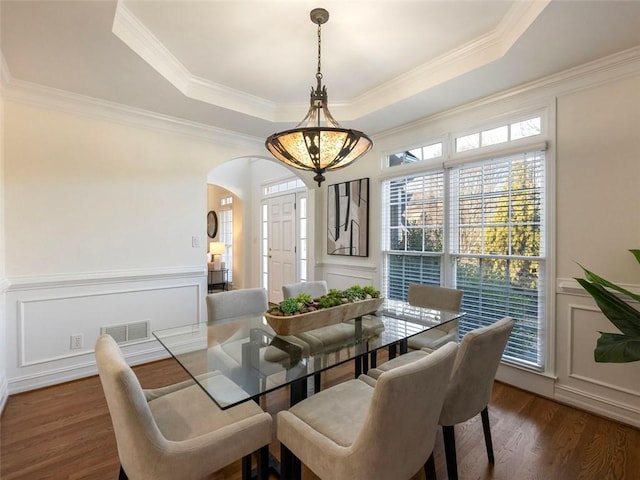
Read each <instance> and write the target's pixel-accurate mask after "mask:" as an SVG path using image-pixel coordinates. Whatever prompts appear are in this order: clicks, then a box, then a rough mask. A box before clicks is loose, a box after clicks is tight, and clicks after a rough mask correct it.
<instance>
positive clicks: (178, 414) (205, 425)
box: [95, 335, 272, 480]
mask: <svg viewBox="0 0 640 480" xmlns="http://www.w3.org/2000/svg"><path fill="white" fill-rule="evenodd" d="M95 354H96V362H97V365H98V373H99V375H100V381H101V383H102V387H103V390H104V395H105V398H106V400H107V405H108V407H109V413H110V415H111V421H112V424H113V429H114V432H115V436H116V443H117V447H118V456H119V457H120V463H121V467H120V477H119V478H120V480H122V479H127V478H130V479H132V480H135V479H154V480H165V479H166V480H173V479H176V478H180V479H200V478H203V477H205V476H207V475H209V474H211V473H213V472H215V471H217V470H219V469H221V468H222V467H224V466H226V465H228V464H229V463H232V462H234V461H236V460H239V459H241V458H242V472H243V473H242V475H243V479H248V478H251V454H252V453H253V452H258V453H259V455H258V475H259V478H260V479H262V480H265V479H267V478H268V445H269V442H270V441H271V423H272V422H271V416H270V415H269V414H268V413H265V412H263V411H262V410H261V409H260V407H258V405H256V404H255V403H254V402H251V401H247V402H245V403H243V404H241V405H239V406H237V407H233V408H230V409H228V410H220V409H219V408H218V407H217V406H216V404H215V403H214V402H213V400H211V399H210V398H208V397H207V395H206V394H205V393H204V392H203V391H202V389H201V388H200V387H199V386H197V385H196V384H195V383H194V382H193V381H187V382H182V383H179V384H176V385H171V386H168V387H164V388H160V389H153V390H143V389H142V387H141V386H140V383H139V382H138V379H137V378H136V376H135V374H134V372H133V370H132V369H131V368H130V367H129V366H128V365H127V363H126V362H125V359H124V357H123V355H122V351H121V350H120V347H119V346H118V345H117V343H116V342H115V341H114V339H113V338H112V337H111V336H109V335H102V336H100V337H99V338H98V340H97V342H96V347H95ZM220 379H221V380H224V377H223V376H220ZM230 383H231V382H230Z"/></svg>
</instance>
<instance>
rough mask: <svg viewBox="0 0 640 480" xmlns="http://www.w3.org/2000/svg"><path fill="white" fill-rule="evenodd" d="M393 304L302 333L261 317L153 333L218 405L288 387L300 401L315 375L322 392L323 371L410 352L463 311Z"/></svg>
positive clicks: (358, 368)
mask: <svg viewBox="0 0 640 480" xmlns="http://www.w3.org/2000/svg"><path fill="white" fill-rule="evenodd" d="M386 303H389V304H390V303H391V302H386ZM389 304H387V305H384V306H383V309H380V310H379V311H378V312H376V313H375V314H371V315H365V316H363V317H359V318H357V319H353V320H350V321H347V322H342V323H339V324H335V325H330V326H326V327H322V328H319V329H315V330H309V331H306V332H303V333H299V334H296V335H277V334H276V333H275V332H274V331H273V329H272V328H271V327H270V326H269V324H268V323H267V321H266V319H265V317H264V316H262V315H258V316H251V317H238V318H232V319H228V320H224V321H218V322H215V323H213V324H207V323H197V324H190V325H183V326H176V327H173V328H167V329H163V330H156V331H154V332H153V335H154V337H155V338H156V339H157V340H158V341H159V342H160V343H161V344H162V345H163V346H164V348H165V349H166V350H167V351H168V352H169V353H170V354H171V355H172V356H173V358H175V360H177V362H178V363H179V364H180V365H181V366H182V367H183V368H184V370H186V372H187V373H188V374H189V375H190V376H191V377H192V378H193V380H194V381H195V382H196V383H197V384H198V385H199V386H200V387H201V388H202V389H203V390H204V391H205V393H206V394H207V395H208V396H209V397H210V398H211V399H212V400H213V401H214V402H215V403H216V404H217V405H218V407H219V408H221V409H227V408H231V407H233V406H235V405H238V404H240V403H242V402H245V401H247V400H255V401H258V400H259V399H260V397H261V396H263V395H266V394H267V393H269V392H273V391H275V390H277V389H280V388H283V387H286V386H289V387H290V401H291V404H292V405H293V404H295V403H297V402H298V401H300V400H302V399H304V398H305V397H306V396H307V392H308V387H307V383H308V382H307V380H308V379H310V378H313V379H314V381H315V385H314V389H315V391H318V390H319V387H320V381H319V380H320V375H321V373H322V372H324V371H326V370H329V369H331V368H333V367H335V366H337V365H341V364H344V363H346V362H349V361H354V360H355V362H354V364H355V371H354V375H355V376H357V375H359V374H360V373H363V372H366V371H367V370H368V368H369V367H375V366H376V365H375V364H376V352H377V351H378V350H380V349H382V348H388V349H389V356H390V357H393V356H395V354H396V352H398V350H399V351H400V353H403V352H404V351H406V342H407V339H408V338H409V337H411V336H413V335H417V334H419V333H421V332H424V331H427V330H429V329H432V328H437V327H439V326H442V325H445V324H447V323H449V322H453V321H455V320H457V319H459V318H461V317H462V316H463V315H464V313H462V312H447V311H440V310H433V309H428V308H419V307H412V306H408V305H406V304H400V303H398V304H397V305H395V306H393V305H389Z"/></svg>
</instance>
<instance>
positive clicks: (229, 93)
mask: <svg viewBox="0 0 640 480" xmlns="http://www.w3.org/2000/svg"><path fill="white" fill-rule="evenodd" d="M111 31H112V32H113V33H114V35H116V36H117V37H118V38H119V39H120V40H122V42H124V44H125V45H127V46H128V47H129V48H131V50H133V51H134V52H136V53H137V54H138V55H139V56H140V57H141V58H142V59H143V60H144V61H145V62H147V63H148V64H149V65H151V67H153V68H154V69H155V70H156V71H157V72H158V73H159V74H160V75H162V76H163V77H164V78H166V79H167V80H168V81H169V82H170V83H171V84H172V85H173V86H174V87H176V88H177V89H178V90H179V91H180V92H182V93H183V94H184V95H186V96H187V97H189V98H192V99H194V100H200V101H202V102H206V103H209V104H211V105H217V106H219V107H223V108H227V109H229V110H234V111H236V112H240V113H244V114H246V115H251V116H253V117H257V118H261V119H263V120H269V121H274V120H275V118H276V104H275V103H274V102H270V101H268V100H265V99H263V98H260V97H257V96H254V95H249V94H247V93H244V92H241V91H240V90H235V89H233V88H229V87H226V86H224V85H220V84H217V83H214V82H210V81H208V80H206V79H204V78H200V77H197V76H195V75H193V74H192V73H191V72H190V71H189V70H188V69H187V68H186V67H185V66H184V65H182V63H181V62H180V61H179V60H178V59H177V58H176V57H175V56H174V55H173V54H172V53H171V52H170V51H169V50H168V49H167V48H166V47H165V46H164V45H163V44H162V43H161V42H160V41H159V40H158V39H157V38H156V36H155V35H153V33H152V32H151V31H150V30H149V29H148V28H147V27H146V26H145V25H144V24H143V23H142V22H140V20H138V18H137V17H136V16H135V15H134V14H133V13H132V12H131V11H130V10H129V9H128V8H127V7H126V6H125V5H124V4H123V3H122V2H121V1H118V5H117V6H116V13H115V16H114V19H113V26H112V30H111Z"/></svg>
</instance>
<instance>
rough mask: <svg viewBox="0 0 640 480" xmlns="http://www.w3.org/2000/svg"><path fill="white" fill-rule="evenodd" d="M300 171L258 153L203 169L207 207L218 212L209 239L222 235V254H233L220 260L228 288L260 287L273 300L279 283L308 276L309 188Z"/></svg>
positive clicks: (312, 191)
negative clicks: (224, 266) (224, 250)
mask: <svg viewBox="0 0 640 480" xmlns="http://www.w3.org/2000/svg"><path fill="white" fill-rule="evenodd" d="M301 173H302V172H299V171H297V170H292V169H290V168H288V167H285V166H284V165H282V164H281V163H279V162H276V161H273V160H267V159H262V158H236V159H233V160H229V161H227V162H225V163H223V164H221V165H219V166H217V167H215V168H214V169H212V170H211V171H210V172H209V174H208V176H207V198H208V199H207V212H209V211H213V212H215V213H216V216H217V217H218V230H219V231H218V232H217V235H216V238H215V239H213V241H219V240H221V238H222V237H224V239H223V241H224V242H225V244H226V245H227V246H230V248H227V253H226V255H227V258H228V257H229V251H231V252H232V255H233V256H232V258H231V259H230V262H229V261H227V262H226V263H230V264H231V265H232V269H231V271H230V273H229V274H230V278H231V279H232V285H231V288H248V287H264V288H266V289H267V291H268V292H269V300H270V301H272V302H277V301H280V300H281V298H282V285H283V284H286V283H291V282H295V281H299V280H306V279H308V278H313V272H310V271H309V268H310V266H311V265H313V262H312V261H310V260H312V259H313V258H314V251H313V250H314V242H313V236H314V235H313V232H314V222H313V219H314V218H315V215H314V211H315V203H314V200H315V189H313V188H309V186H308V185H311V186H313V182H312V179H311V178H310V179H306V178H303V177H302V175H304V174H302V175H300V174H301ZM225 212H227V213H225ZM278 212H279V213H281V214H285V216H284V217H283V216H281V215H276V213H278ZM229 217H230V218H231V219H230V218H229ZM223 218H224V220H225V221H226V222H227V224H226V225H227V226H223V225H222V221H223ZM230 231H231V232H232V233H231V234H230ZM229 238H231V241H229V240H228V239H229ZM208 240H209V241H212V240H211V239H208ZM283 255H284V256H283Z"/></svg>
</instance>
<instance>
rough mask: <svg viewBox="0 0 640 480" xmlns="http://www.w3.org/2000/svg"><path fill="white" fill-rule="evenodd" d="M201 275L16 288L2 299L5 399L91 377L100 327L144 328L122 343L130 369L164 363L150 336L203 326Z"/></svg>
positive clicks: (176, 273)
mask: <svg viewBox="0 0 640 480" xmlns="http://www.w3.org/2000/svg"><path fill="white" fill-rule="evenodd" d="M206 294H207V290H206V272H205V270H204V268H202V269H200V268H196V269H194V268H192V267H187V268H185V269H182V270H180V269H171V270H170V271H169V270H167V271H165V272H158V271H154V272H146V273H145V272H136V273H135V274H131V275H123V274H122V272H118V274H117V275H114V276H112V277H109V275H101V276H100V278H96V276H95V275H88V276H87V277H86V278H82V277H78V278H76V279H75V280H74V279H69V278H65V279H64V280H61V281H59V282H56V281H55V280H52V279H51V278H47V279H44V280H43V281H40V280H38V279H32V280H30V281H29V282H24V281H23V282H16V284H15V285H14V286H12V287H10V288H9V290H8V291H7V296H6V317H7V332H6V333H7V354H8V355H7V379H6V383H7V384H8V391H9V393H16V392H18V391H23V390H29V389H33V388H37V387H41V386H45V385H51V384H55V383H60V382H62V381H67V380H71V379H74V378H79V377H83V376H87V375H92V374H94V373H95V372H96V369H95V357H94V354H93V352H94V345H95V342H96V339H97V338H98V336H99V335H100V329H101V328H103V327H112V326H116V325H122V324H130V323H141V322H148V325H149V329H148V336H147V337H144V335H143V336H142V338H138V339H137V340H133V341H129V342H125V343H123V345H122V349H123V351H124V353H125V356H126V357H127V361H128V362H129V363H131V364H135V363H144V362H148V361H152V360H157V359H160V358H165V357H167V356H168V354H167V352H166V351H165V350H164V348H163V347H162V346H161V345H160V344H159V343H158V342H157V341H156V340H155V339H154V337H153V336H152V334H151V332H153V331H154V330H158V329H162V328H168V327H174V326H178V325H185V324H190V323H198V322H203V321H206V307H205V302H204V298H205V296H206Z"/></svg>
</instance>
